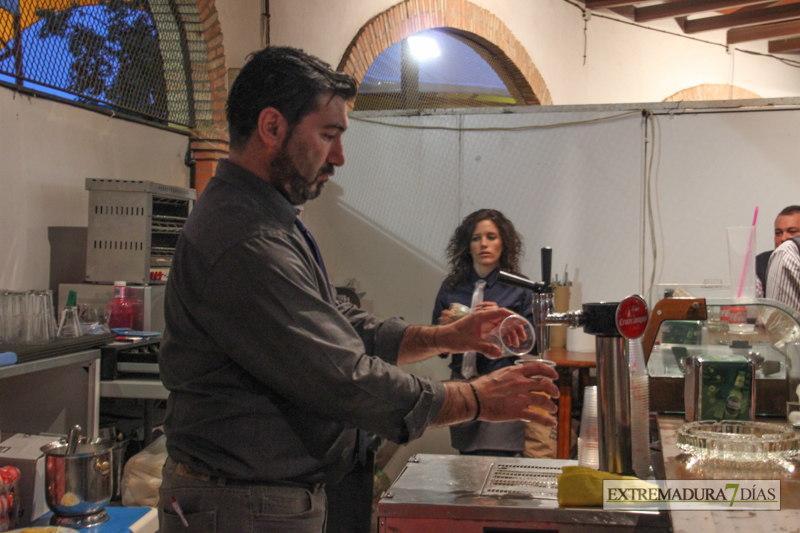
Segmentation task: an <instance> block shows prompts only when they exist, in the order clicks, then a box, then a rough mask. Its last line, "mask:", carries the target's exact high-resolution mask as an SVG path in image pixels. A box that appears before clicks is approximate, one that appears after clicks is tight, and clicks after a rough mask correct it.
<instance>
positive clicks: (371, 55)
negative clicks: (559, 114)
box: [338, 0, 553, 105]
mask: <svg viewBox="0 0 800 533" xmlns="http://www.w3.org/2000/svg"><path fill="white" fill-rule="evenodd" d="M433 28H449V29H454V30H457V31H459V32H460V33H461V34H462V35H468V36H469V37H470V38H471V39H472V40H474V41H476V42H477V43H478V44H480V45H482V46H484V47H485V48H487V49H488V50H489V51H490V52H491V53H492V54H494V55H495V57H497V59H498V60H500V61H501V62H502V64H503V66H505V67H506V69H507V70H508V72H509V73H510V74H511V77H512V78H513V79H514V82H515V84H516V86H517V88H519V90H520V91H521V92H522V95H523V98H524V99H525V103H526V104H528V105H536V104H544V105H549V104H552V103H553V99H552V97H551V96H550V91H549V90H548V89H547V85H546V84H545V82H544V78H542V75H541V74H540V73H539V70H538V69H537V68H536V66H535V65H534V64H533V61H531V58H530V56H529V55H528V52H527V51H526V50H525V48H524V47H523V46H522V44H521V43H520V42H519V41H518V40H517V38H516V37H514V35H513V34H512V33H511V30H509V29H508V27H506V25H505V24H503V22H502V21H501V20H500V19H498V18H497V17H496V16H494V15H493V14H492V13H490V12H489V11H487V10H486V9H484V8H482V7H480V6H477V5H475V4H473V3H472V2H469V1H468V0H438V1H437V2H420V1H419V0H406V1H405V2H401V3H399V4H396V5H394V6H392V7H390V8H389V9H387V10H386V11H384V12H383V13H380V14H379V15H377V16H375V17H374V18H372V19H371V20H369V21H368V22H367V23H366V24H364V25H363V26H362V27H361V29H360V30H359V32H358V33H357V34H356V36H355V38H354V39H353V40H352V41H351V43H350V45H349V46H348V47H347V49H346V50H345V53H344V55H343V56H342V60H341V61H340V62H339V67H338V70H341V71H344V72H346V73H348V74H350V75H351V76H353V77H354V78H356V79H357V80H358V81H359V83H360V82H361V80H363V79H364V75H365V74H366V72H367V69H368V68H369V66H370V65H372V62H373V61H375V59H376V58H377V57H378V56H379V55H380V54H381V52H383V51H384V50H386V49H387V48H389V47H390V46H392V45H393V44H395V43H398V42H400V41H401V40H403V39H405V38H406V37H408V36H409V35H413V34H415V33H418V32H420V31H422V30H428V29H433Z"/></svg>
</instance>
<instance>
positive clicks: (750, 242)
mask: <svg viewBox="0 0 800 533" xmlns="http://www.w3.org/2000/svg"><path fill="white" fill-rule="evenodd" d="M756 220H758V206H756V213H755V214H754V215H753V227H752V228H750V238H749V239H748V240H747V253H746V254H745V256H744V268H742V279H741V281H739V293H738V294H737V296H736V297H737V298H741V297H742V289H744V278H745V275H746V274H747V263H749V262H750V253H751V252H752V251H753V237H755V234H756Z"/></svg>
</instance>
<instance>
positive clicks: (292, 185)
mask: <svg viewBox="0 0 800 533" xmlns="http://www.w3.org/2000/svg"><path fill="white" fill-rule="evenodd" d="M270 175H271V176H272V178H273V183H274V184H275V185H276V186H277V187H278V190H279V191H281V193H282V194H283V195H284V196H285V197H286V199H287V200H289V203H291V204H292V205H302V204H304V203H306V202H307V201H309V200H313V199H314V198H316V197H318V196H319V195H320V193H321V192H322V185H323V184H322V183H318V184H317V187H316V189H312V188H311V187H312V185H313V183H309V182H308V181H307V180H306V179H305V178H304V177H303V176H302V175H301V174H300V172H298V171H297V168H296V167H295V166H294V165H293V164H292V160H291V158H290V157H289V154H288V153H287V152H286V150H285V149H284V150H281V152H280V154H278V156H276V157H275V159H273V161H272V164H271V165H270ZM315 180H316V177H315Z"/></svg>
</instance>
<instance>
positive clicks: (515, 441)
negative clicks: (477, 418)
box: [433, 209, 535, 457]
mask: <svg viewBox="0 0 800 533" xmlns="http://www.w3.org/2000/svg"><path fill="white" fill-rule="evenodd" d="M521 253H522V239H521V238H520V236H519V235H518V234H517V231H516V230H515V229H514V224H512V223H511V221H510V220H508V219H507V218H506V217H505V216H504V215H503V213H501V212H500V211H496V210H494V209H480V210H478V211H475V212H474V213H472V214H470V215H467V217H465V218H464V220H463V221H462V222H461V225H459V226H458V228H456V231H455V233H454V234H453V236H452V237H451V238H450V243H449V245H448V246H447V259H448V262H449V264H450V273H449V274H448V275H447V278H445V280H444V282H443V283H442V287H441V288H440V289H439V294H438V295H437V296H436V302H435V304H434V307H433V323H434V324H441V325H444V324H449V323H451V322H453V321H455V320H457V319H458V318H459V315H458V314H457V313H456V312H454V311H453V310H451V309H450V306H451V305H452V304H454V303H456V304H462V305H463V306H466V307H470V305H471V304H472V300H473V293H475V292H476V291H475V289H476V284H477V283H478V282H479V281H483V282H485V286H484V287H483V298H482V300H483V301H481V302H479V303H476V304H475V309H473V311H476V310H480V309H488V308H494V307H505V308H507V309H510V310H512V311H514V312H515V313H517V314H519V315H522V316H524V317H525V318H527V319H528V321H532V320H533V316H532V309H531V294H530V291H527V290H524V289H520V288H518V287H511V286H508V285H503V284H502V283H498V282H497V273H498V271H500V270H503V271H505V272H510V273H512V274H517V275H521V274H520V272H519V257H520V255H521ZM534 350H535V348H534ZM441 357H447V354H441ZM473 358H474V359H473ZM465 359H466V364H464V362H465ZM517 359H518V358H517V357H501V358H500V359H489V358H488V357H485V356H484V355H481V354H474V355H473V354H453V358H452V360H451V362H450V369H451V370H452V374H451V378H452V379H471V378H474V377H477V376H483V375H485V374H489V373H490V372H493V371H494V370H498V369H500V368H503V367H506V366H511V365H513V364H514V361H516V360H517ZM472 361H474V364H473V363H472ZM450 441H451V444H452V446H453V448H455V449H457V450H458V451H459V452H460V453H461V454H465V455H492V456H505V457H515V456H518V457H521V456H522V454H523V452H524V450H525V424H524V422H522V421H515V422H502V423H492V422H466V423H464V424H459V425H456V426H450Z"/></svg>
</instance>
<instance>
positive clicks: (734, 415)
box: [722, 372, 747, 420]
mask: <svg viewBox="0 0 800 533" xmlns="http://www.w3.org/2000/svg"><path fill="white" fill-rule="evenodd" d="M744 379H745V373H744V372H739V374H738V375H737V376H736V381H735V382H734V384H733V388H732V389H731V391H730V392H729V393H728V399H727V400H726V401H725V411H724V412H723V414H722V418H723V420H738V419H740V418H741V414H742V412H743V411H744V410H745V409H746V408H747V397H746V396H745V395H744V392H743V390H742V389H744Z"/></svg>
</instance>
